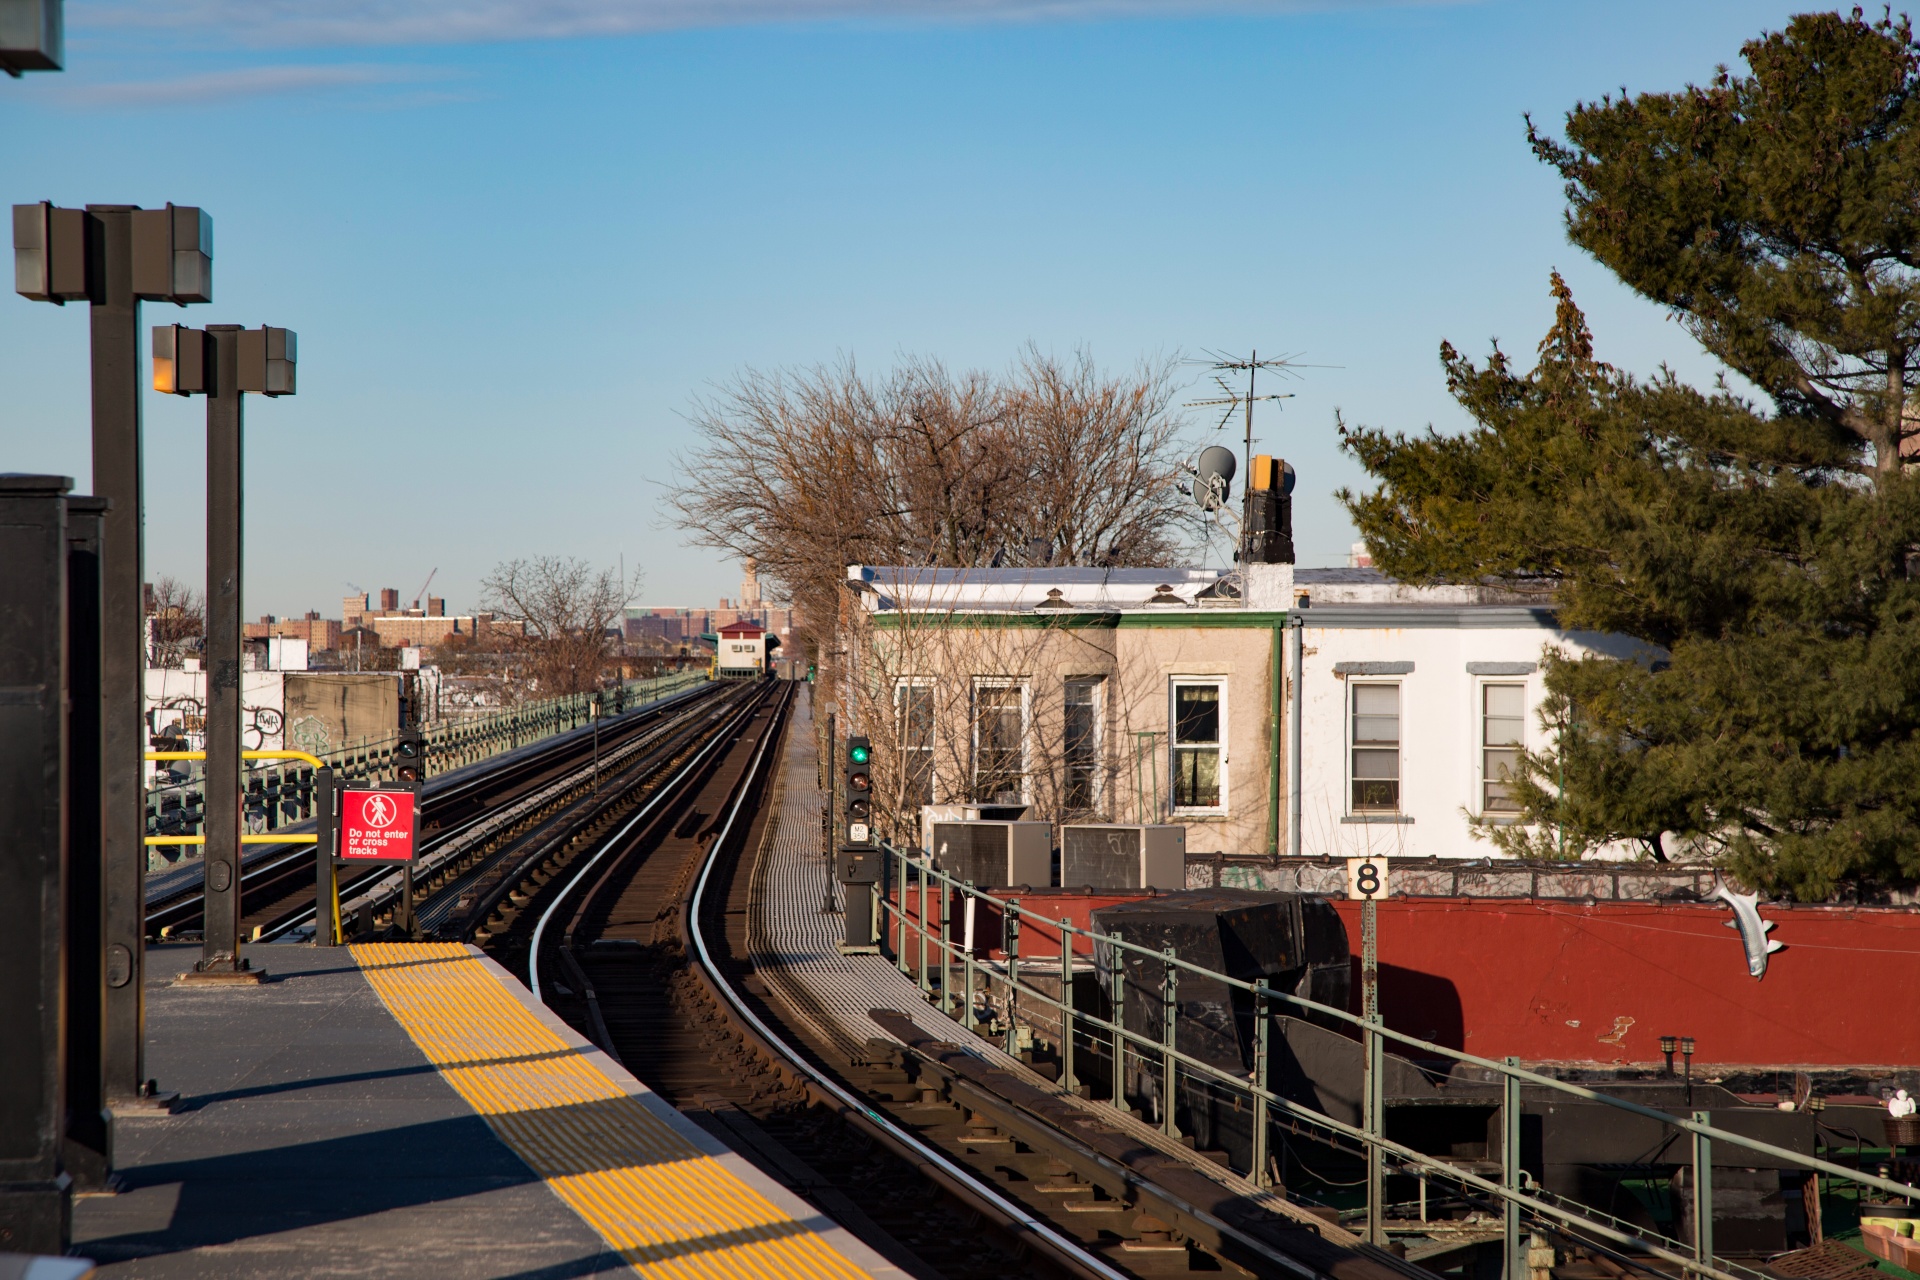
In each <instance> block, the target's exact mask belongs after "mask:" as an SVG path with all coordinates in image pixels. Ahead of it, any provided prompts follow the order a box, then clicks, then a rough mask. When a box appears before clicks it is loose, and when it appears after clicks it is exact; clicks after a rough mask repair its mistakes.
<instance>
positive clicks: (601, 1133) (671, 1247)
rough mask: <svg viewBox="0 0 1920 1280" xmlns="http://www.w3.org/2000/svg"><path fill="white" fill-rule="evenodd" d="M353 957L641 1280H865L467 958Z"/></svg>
mask: <svg viewBox="0 0 1920 1280" xmlns="http://www.w3.org/2000/svg"><path fill="white" fill-rule="evenodd" d="M352 950H353V958H354V960H355V961H356V962H357V963H358V964H359V965H360V968H361V969H362V970H363V971H364V972H365V973H366V975H367V981H368V982H370V983H371V984H372V985H373V989H374V990H375V991H376V992H378V993H379V995H380V998H381V1000H383V1001H385V1002H386V1006H387V1008H388V1009H389V1010H390V1011H391V1012H392V1013H393V1016H394V1018H395V1019H396V1020H397V1021H398V1022H399V1023H400V1025H401V1026H402V1027H404V1028H405V1029H406V1031H407V1034H408V1035H410V1036H412V1037H413V1042H414V1043H415V1044H417V1045H418V1046H420V1051H421V1052H422V1053H424V1054H425V1055H426V1056H427V1060H428V1061H429V1062H431V1063H432V1064H433V1065H434V1066H435V1067H437V1068H439V1070H440V1074H441V1075H442V1077H444V1078H445V1079H446V1081H447V1083H448V1084H451V1085H452V1086H453V1087H454V1089H455V1090H456V1091H457V1092H458V1093H459V1094H460V1096H461V1097H463V1098H465V1099H466V1100H467V1102H468V1103H469V1104H470V1105H471V1106H472V1107H473V1109H474V1110H475V1111H477V1112H479V1113H480V1114H481V1115H482V1116H484V1117H485V1118H486V1121H487V1123H488V1124H489V1125H491V1126H492V1127H493V1131H494V1132H495V1133H496V1134H498V1135H499V1136H500V1140H501V1141H502V1142H504V1143H506V1144H507V1146H508V1147H510V1148H512V1150H513V1151H514V1153H515V1154H516V1155H518V1156H519V1157H520V1158H521V1160H523V1161H525V1162H526V1164H527V1167H528V1168H530V1169H532V1170H533V1171H534V1173H535V1174H537V1175H539V1177H540V1178H542V1179H543V1180H545V1182H546V1183H547V1185H548V1186H550V1187H552V1188H553V1190H554V1193H555V1194H556V1195H558V1196H559V1197H560V1198H561V1199H562V1200H563V1201H565V1202H566V1203H567V1204H568V1205H569V1206H571V1207H572V1209H573V1210H574V1212H576V1213H578V1214H579V1215H580V1217H581V1218H582V1219H584V1220H585V1221H586V1223H587V1224H588V1225H589V1226H591V1227H592V1228H593V1229H594V1230H595V1231H597V1232H599V1233H600V1235H601V1237H602V1238H603V1239H605V1240H606V1242H607V1244H608V1245H609V1246H610V1247H611V1248H612V1249H613V1250H614V1251H615V1252H617V1253H618V1254H619V1255H620V1256H621V1257H622V1258H624V1259H625V1260H626V1261H627V1262H628V1263H630V1264H631V1265H632V1267H633V1269H634V1270H635V1271H637V1272H638V1273H640V1274H641V1275H643V1276H648V1277H662V1278H665V1277H673V1278H674V1280H695V1278H696V1277H697V1278H699V1280H717V1278H718V1277H734V1276H740V1277H767V1278H769V1280H770V1278H771V1277H776V1276H779V1277H786V1276H819V1277H848V1278H852V1277H859V1276H864V1275H866V1274H867V1273H866V1272H864V1271H862V1270H860V1268H858V1267H856V1266H854V1265H853V1263H852V1262H850V1261H849V1260H848V1259H847V1258H846V1257H844V1256H842V1255H841V1254H840V1253H838V1252H836V1251H835V1250H834V1249H833V1248H832V1247H831V1246H829V1245H828V1244H827V1243H826V1241H824V1240H822V1239H821V1238H820V1236H819V1235H818V1234H816V1233H815V1232H814V1231H813V1230H812V1229H810V1228H809V1227H807V1226H806V1225H804V1224H802V1223H799V1222H796V1221H795V1220H794V1219H793V1218H792V1217H791V1216H789V1215H788V1214H787V1213H785V1212H784V1211H783V1210H781V1209H780V1208H779V1207H778V1206H776V1205H774V1204H773V1203H772V1202H771V1201H769V1200H768V1199H767V1198H766V1197H765V1196H763V1195H762V1194H760V1192H758V1191H757V1190H755V1189H754V1188H753V1187H751V1186H749V1185H747V1184H746V1183H745V1182H743V1181H741V1180H740V1179H739V1178H738V1177H736V1176H735V1175H734V1173H733V1172H732V1171H731V1170H729V1169H727V1168H726V1167H725V1166H724V1165H722V1164H721V1162H720V1161H719V1160H717V1159H715V1158H714V1157H713V1156H711V1155H708V1154H707V1153H706V1152H704V1151H702V1150H700V1149H699V1148H698V1147H696V1146H695V1145H694V1144H693V1143H692V1142H690V1141H689V1140H688V1139H687V1138H686V1137H685V1136H684V1135H682V1134H679V1133H676V1132H674V1130H673V1129H672V1128H671V1127H670V1126H669V1125H667V1124H666V1123H665V1122H664V1121H662V1120H661V1119H660V1117H658V1116H656V1115H654V1114H653V1113H652V1112H651V1111H649V1110H648V1109H647V1108H646V1106H645V1105H644V1104H643V1103H641V1102H640V1101H639V1099H637V1098H635V1097H633V1096H631V1095H629V1094H628V1093H627V1092H626V1091H625V1090H624V1089H622V1088H621V1087H620V1085H619V1084H617V1083H615V1082H614V1081H613V1080H612V1079H610V1078H609V1077H608V1076H607V1074H606V1072H604V1071H602V1070H600V1069H599V1068H598V1067H597V1066H595V1065H594V1064H593V1063H592V1062H591V1061H590V1060H588V1059H587V1057H586V1056H585V1055H584V1054H583V1053H582V1052H581V1051H580V1050H579V1049H578V1048H576V1047H575V1046H574V1045H571V1044H569V1043H568V1042H567V1041H565V1040H563V1039H562V1038H561V1037H560V1036H558V1035H556V1034H555V1033H554V1032H553V1030H552V1029H550V1028H548V1027H546V1026H544V1025H542V1023H541V1022H540V1020H539V1019H538V1018H536V1017H535V1016H534V1014H533V1012H532V1011H531V1010H529V1009H528V1008H527V1007H526V1006H524V1005H523V1004H521V1003H520V1001H519V1000H517V999H515V998H514V996H513V994H512V993H510V992H508V991H507V990H506V989H505V988H504V987H502V986H501V984H500V981H499V979H498V978H496V977H495V976H494V974H493V973H492V972H491V971H490V970H489V969H488V967H487V966H486V965H485V964H484V963H483V962H482V961H481V960H480V958H479V957H478V956H476V955H475V954H474V953H472V952H471V951H469V950H468V949H467V948H466V947H464V946H462V945H460V944H458V943H444V942H429V943H371V944H362V945H357V946H355V947H354V948H353V949H352Z"/></svg>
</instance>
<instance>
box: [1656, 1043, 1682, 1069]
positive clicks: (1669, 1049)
mask: <svg viewBox="0 0 1920 1280" xmlns="http://www.w3.org/2000/svg"><path fill="white" fill-rule="evenodd" d="M1678 1044H1679V1041H1677V1040H1675V1039H1674V1038H1673V1037H1672V1036H1661V1037H1660V1052H1661V1053H1663V1054H1665V1055H1666V1059H1667V1068H1666V1070H1665V1071H1664V1072H1663V1073H1662V1074H1663V1075H1666V1076H1668V1077H1671V1076H1672V1075H1673V1051H1674V1048H1675V1046H1677V1045H1678Z"/></svg>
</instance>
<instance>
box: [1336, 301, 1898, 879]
mask: <svg viewBox="0 0 1920 1280" xmlns="http://www.w3.org/2000/svg"><path fill="white" fill-rule="evenodd" d="M1553 293H1554V298H1555V302H1556V317H1555V322H1554V325H1553V328H1552V330H1551V331H1550V332H1549V333H1548V334H1547V336H1546V338H1545V339H1544V340H1543V341H1542V342H1541V343H1540V347H1539V356H1538V360H1537V362H1536V363H1535V365H1534V367H1533V368H1532V369H1531V370H1529V371H1527V372H1525V373H1522V372H1519V371H1517V370H1516V369H1515V368H1514V366H1513V363H1512V361H1511V360H1510V359H1509V358H1508V357H1507V356H1506V355H1505V354H1504V353H1502V352H1501V351H1500V350H1499V349H1498V347H1496V348H1495V350H1494V352H1493V353H1492V355H1491V356H1490V357H1489V358H1488V359H1487V360H1486V361H1485V362H1483V363H1478V364H1476V363H1475V362H1473V361H1472V360H1470V359H1468V358H1466V357H1464V356H1462V355H1460V354H1459V353H1458V352H1456V351H1455V350H1454V349H1453V348H1452V347H1450V346H1444V345H1443V347H1442V348H1441V357H1442V361H1443V363H1444V365H1445V369H1446V374H1447V384H1448V387H1449V389H1450V391H1451V392H1452V394H1453V395H1454V397H1455V398H1456V399H1457V400H1458V401H1459V403H1460V404H1461V406H1462V407H1463V408H1464V409H1465V410H1466V411H1467V412H1468V413H1469V414H1470V415H1471V416H1472V417H1473V419H1474V422H1475V424H1476V425H1475V427H1474V428H1473V429H1472V430H1470V431H1469V432H1467V433H1466V434H1464V435H1460V436H1443V435H1439V434H1437V433H1434V432H1428V433H1427V434H1425V435H1424V436H1420V437H1415V438H1409V437H1407V436H1404V435H1398V434H1389V433H1387V432H1384V431H1379V430H1370V429H1364V428H1362V429H1355V430H1347V429H1345V428H1344V427H1343V429H1342V433H1343V443H1344V446H1345V447H1346V448H1347V449H1348V450H1349V451H1350V452H1351V453H1352V454H1353V455H1354V456H1355V457H1356V458H1357V459H1358V460H1359V461H1360V462H1361V463H1362V465H1364V466H1365V467H1366V468H1367V470H1368V471H1369V472H1370V473H1371V474H1372V475H1373V476H1374V477H1376V479H1377V480H1378V481H1379V486H1378V488H1376V489H1375V490H1374V491H1373V492H1371V493H1367V494H1355V493H1352V492H1350V491H1343V492H1342V493H1341V495H1340V496H1341V498H1342V500H1343V501H1344V502H1345V503H1346V504H1347V507H1348V509H1349V511H1350V512H1351V513H1352V515H1353V517H1354V520H1355V523H1356V524H1357V525H1358V526H1359V528H1360V531H1361V533H1362V534H1363V535H1364V536H1365V538H1366V540H1367V543H1368V546H1369V548H1370V549H1371V550H1372V552H1373V554H1374V557H1375V561H1376V563H1378V564H1379V565H1380V567H1381V568H1382V569H1384V570H1385V571H1386V572H1388V573H1389V574H1391V575H1393V576H1394V577H1396V578H1400V579H1402V580H1405V581H1411V582H1436V581H1451V582H1461V581H1478V580H1485V579H1498V580H1500V581H1501V582H1502V583H1504V584H1505V585H1508V586H1510V587H1518V588H1519V589H1522V590H1529V589H1531V590H1536V591H1539V592H1541V593H1542V594H1543V595H1544V596H1550V597H1551V599H1552V601H1553V603H1554V606H1555V608H1556V609H1557V611H1558V614H1559V617H1560V620H1561V624H1562V626H1563V627H1565V628H1567V629H1568V630H1572V631H1576V632H1584V633H1588V635H1589V637H1594V636H1598V635H1611V636H1615V637H1629V638H1631V641H1632V643H1631V644H1629V645H1628V646H1626V647H1627V648H1628V649H1630V650H1631V651H1630V652H1625V653H1616V654H1591V655H1587V656H1574V655H1572V654H1568V653H1560V652H1556V651H1553V650H1549V652H1548V653H1547V654H1546V667H1545V670H1546V683H1547V689H1548V697H1547V700H1546V702H1545V705H1544V708H1543V712H1542V725H1543V727H1544V728H1545V729H1546V730H1547V731H1548V733H1547V738H1548V744H1547V746H1546V747H1545V748H1544V749H1543V750H1541V751H1537V752H1531V753H1529V754H1528V755H1527V756H1526V757H1525V759H1524V761H1523V764H1522V768H1523V771H1524V776H1523V777H1522V778H1520V779H1518V780H1517V785H1516V787H1515V790H1516V793H1517V795H1518V797H1519V800H1520V802H1521V806H1522V819H1523V820H1522V822H1521V823H1519V824H1516V825H1513V826H1506V827H1493V826H1488V827H1485V828H1483V830H1484V831H1485V832H1486V834H1487V835H1488V836H1489V837H1490V838H1491V839H1493V840H1494V841H1495V843H1496V844H1497V845H1499V846H1501V847H1503V848H1505V849H1506V850H1508V851H1510V852H1515V853H1526V854H1532V855H1534V856H1553V855H1555V854H1557V853H1560V852H1561V851H1563V850H1564V852H1565V853H1567V854H1569V855H1575V856H1577V855H1579V854H1582V853H1586V852H1590V851H1592V850H1594V849H1595V848H1597V847H1598V846H1600V845H1603V844H1607V843H1611V842H1617V841H1630V842H1638V843H1639V844H1640V845H1641V846H1642V847H1643V848H1644V849H1645V850H1646V851H1647V852H1648V853H1649V854H1650V855H1651V856H1654V857H1656V858H1665V857H1669V856H1672V855H1674V854H1675V853H1677V852H1682V851H1685V850H1688V849H1699V850H1704V851H1706V852H1709V853H1711V854H1713V855H1715V856H1716V857H1717V858H1718V859H1719V860H1720V861H1721V862H1722V863H1723V864H1724V865H1726V866H1727V867H1728V869H1729V870H1731V871H1732V872H1734V873H1735V874H1736V875H1737V876H1739V878H1740V879H1741V880H1743V881H1745V882H1746V883H1748V884H1752V885H1755V886H1758V887H1761V888H1763V889H1765V890H1767V891H1770V892H1775V893H1784V894H1790V895H1793V896H1796V897H1801V898H1805V899H1824V898H1826V897H1828V896H1829V895H1830V894H1832V893H1833V892H1835V891H1836V890H1837V889H1841V888H1845V887H1854V888H1859V889H1872V888H1875V887H1878V886H1881V885H1884V884H1887V883H1890V882H1903V881H1910V880H1912V879H1914V878H1915V877H1916V876H1920V787H1916V786H1915V785H1913V780H1914V779H1916V778H1920V739H1917V738H1916V731H1920V663H1917V662H1916V661H1914V659H1915V658H1920V582H1915V581H1913V580H1911V579H1910V578H1909V568H1908V564H1909V556H1910V555H1911V554H1912V551H1913V549H1914V548H1915V547H1920V481H1916V480H1914V479H1910V478H1908V477H1907V476H1905V475H1903V474H1900V473H1895V474H1894V475H1893V476H1890V477H1884V478H1882V479H1881V481H1880V483H1879V484H1878V485H1877V486H1874V485H1870V484H1868V483H1866V482H1865V481H1864V480H1863V479H1862V478H1861V477H1859V476H1857V475H1856V474H1855V473H1854V472H1853V471H1851V470H1850V469H1849V465H1850V463H1851V462H1852V461H1853V460H1854V459H1855V458H1856V457H1857V451H1856V450H1855V449H1853V448H1852V447H1851V446H1849V445H1848V444H1847V442H1846V441H1844V440H1837V439H1836V438H1835V437H1834V435H1833V433H1831V432H1830V431H1828V430H1827V429H1826V428H1825V426H1824V424H1822V423H1819V422H1817V421H1809V420H1807V419H1804V418H1792V417H1786V416H1783V415H1779V414H1773V415H1768V414H1763V413H1761V412H1760V411H1758V410H1757V409H1755V408H1754V407H1753V406H1752V405H1750V404H1748V403H1745V402H1743V401H1742V400H1740V399H1738V398H1737V397H1735V396H1733V395H1731V394H1729V393H1727V392H1726V391H1724V390H1722V391H1717V392H1714V393H1712V394H1707V393H1702V392H1700V391H1698V390H1696V389H1694V388H1691V387H1688V386H1686V385H1684V384H1683V383H1681V382H1680V381H1679V380H1678V379H1676V378H1674V377H1673V376H1672V375H1671V374H1663V375H1662V376H1660V377H1659V378H1656V379H1652V380H1640V379H1635V378H1632V377H1630V376H1627V375H1625V374H1622V373H1620V372H1618V371H1617V370H1614V369H1612V368H1610V367H1608V366H1607V365H1605V364H1602V363H1600V362H1599V361H1598V360H1596V359H1595V357H1594V353H1593V339H1592V335H1591V333H1590V332H1589V330H1588V328H1587V324H1586V320H1585V318H1584V317H1583V316H1582V315H1581V313H1580V311H1579V309H1578V307H1577V306H1576V305H1575V304H1574V300H1573V298H1572V296H1571V294H1570V292H1569V291H1568V289H1567V287H1566V285H1565V284H1564V282H1563V281H1561V280H1560V278H1559V277H1558V276H1557V275H1556V276H1555V277H1554V279H1553ZM1616 647H1618V645H1617V642H1616Z"/></svg>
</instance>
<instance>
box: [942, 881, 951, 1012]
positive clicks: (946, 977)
mask: <svg viewBox="0 0 1920 1280" xmlns="http://www.w3.org/2000/svg"><path fill="white" fill-rule="evenodd" d="M952 907H953V890H952V889H951V888H950V887H949V886H948V885H947V884H946V882H945V881H942V882H941V884H940V1012H942V1013H944V1014H946V1015H947V1016H948V1017H949V1018H951V1017H952V1016H953V922H952V920H951V919H950V917H951V916H952V915H953V911H952Z"/></svg>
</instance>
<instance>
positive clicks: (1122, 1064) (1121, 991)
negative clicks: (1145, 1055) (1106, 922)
mask: <svg viewBox="0 0 1920 1280" xmlns="http://www.w3.org/2000/svg"><path fill="white" fill-rule="evenodd" d="M1107 937H1108V939H1109V940H1110V944H1109V945H1108V947H1107V954H1108V955H1109V956H1111V957H1112V958H1113V976H1112V978H1110V979H1109V981H1110V982H1111V983H1112V984H1113V1097H1112V1098H1111V1099H1110V1101H1111V1102H1112V1103H1113V1107H1114V1110H1116V1111H1126V1110H1128V1107H1127V1032H1126V1026H1127V971H1126V968H1125V961H1124V960H1122V959H1121V951H1120V931H1119V930H1117V929H1116V930H1114V931H1112V932H1110V933H1109V934H1107Z"/></svg>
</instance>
